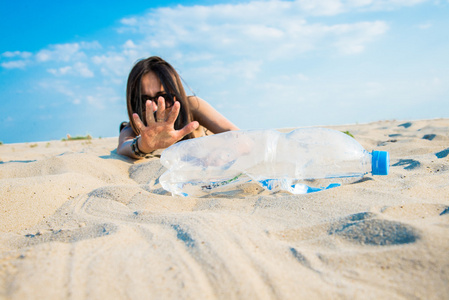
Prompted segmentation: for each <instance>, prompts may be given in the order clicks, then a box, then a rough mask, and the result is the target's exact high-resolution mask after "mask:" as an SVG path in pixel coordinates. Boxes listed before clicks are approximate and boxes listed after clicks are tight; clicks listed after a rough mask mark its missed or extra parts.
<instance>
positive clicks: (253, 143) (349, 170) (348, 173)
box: [159, 128, 390, 196]
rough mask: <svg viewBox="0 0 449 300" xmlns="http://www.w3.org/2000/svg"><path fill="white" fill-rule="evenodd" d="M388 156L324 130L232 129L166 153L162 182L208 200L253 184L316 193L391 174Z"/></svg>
mask: <svg viewBox="0 0 449 300" xmlns="http://www.w3.org/2000/svg"><path fill="white" fill-rule="evenodd" d="M389 161H390V159H389V154H388V152H385V151H373V152H372V153H370V152H368V151H366V150H365V149H364V148H363V147H362V146H361V145H360V144H359V143H358V142H357V141H356V140H355V139H354V138H352V137H350V136H348V135H347V134H345V133H342V132H340V131H336V130H332V129H326V128H303V129H301V128H300V129H296V130H293V131H291V132H289V133H281V132H279V131H276V130H240V131H229V132H225V133H220V134H215V135H211V136H207V137H201V138H196V139H191V140H186V141H182V142H179V143H177V144H174V145H172V146H170V147H169V148H167V149H166V150H164V151H163V153H162V156H161V163H162V164H163V165H164V166H165V167H166V168H167V169H168V170H167V171H166V172H165V173H164V174H162V176H161V177H160V178H159V182H160V183H161V185H162V187H163V188H164V189H165V190H167V191H169V192H171V193H172V194H173V195H180V196H204V195H209V194H211V193H214V194H215V193H217V194H219V193H222V192H226V191H231V190H233V189H235V188H236V186H237V185H239V184H242V183H245V182H249V181H253V182H256V183H257V184H259V185H260V186H262V187H263V188H264V189H266V190H269V191H271V192H277V191H284V192H289V193H292V194H306V193H312V192H317V191H321V190H325V189H329V188H333V187H337V186H340V185H342V184H346V183H351V182H355V181H357V180H360V179H361V178H362V177H363V176H365V175H367V174H368V173H372V174H373V175H387V174H388V171H389Z"/></svg>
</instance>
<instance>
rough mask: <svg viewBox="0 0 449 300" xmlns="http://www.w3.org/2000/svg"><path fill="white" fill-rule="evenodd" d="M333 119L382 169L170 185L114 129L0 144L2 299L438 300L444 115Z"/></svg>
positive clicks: (444, 245)
mask: <svg viewBox="0 0 449 300" xmlns="http://www.w3.org/2000/svg"><path fill="white" fill-rule="evenodd" d="M331 128H334V129H337V130H342V131H350V132H351V133H352V134H353V135H354V137H355V138H356V139H357V141H359V142H360V143H361V144H362V145H363V146H364V147H365V148H366V149H368V150H373V149H376V150H385V151H389V152H390V156H391V168H390V175H388V176H382V177H381V176H379V177H370V176H367V177H366V178H365V179H364V180H362V181H361V182H358V183H355V184H350V185H345V186H342V187H338V188H334V189H330V190H326V191H322V192H319V193H313V194H307V195H289V194H286V193H277V194H274V195H273V194H268V193H266V192H264V191H262V190H261V189H258V188H253V189H251V188H248V190H247V191H246V193H245V194H241V195H236V196H235V197H232V198H231V197H221V198H218V197H215V198H214V197H206V198H194V197H187V198H178V197H172V196H171V195H170V194H169V193H167V192H166V191H165V190H163V189H162V187H161V186H160V184H159V182H158V177H159V176H160V175H161V174H162V173H163V172H164V170H165V169H164V167H162V165H161V164H160V163H159V158H158V156H157V155H156V156H155V157H152V158H149V159H145V160H142V161H137V162H135V161H133V160H131V159H127V158H124V157H122V156H119V155H117V154H116V152H115V148H116V144H117V138H106V139H94V140H89V141H68V142H62V141H50V142H48V143H47V142H45V143H32V144H5V145H1V146H0V160H1V162H0V197H1V198H0V199H1V201H0V214H1V215H0V216H1V218H0V298H1V299H449V254H448V253H449V238H448V237H449V120H448V119H437V120H420V121H410V122H404V121H402V122H400V121H382V122H376V123H370V124H360V125H347V126H334V127H331ZM156 154H160V152H159V153H156Z"/></svg>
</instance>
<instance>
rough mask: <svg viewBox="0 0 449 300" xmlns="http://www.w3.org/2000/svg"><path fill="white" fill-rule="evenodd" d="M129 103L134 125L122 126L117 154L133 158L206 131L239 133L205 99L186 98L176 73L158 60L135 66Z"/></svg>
mask: <svg viewBox="0 0 449 300" xmlns="http://www.w3.org/2000/svg"><path fill="white" fill-rule="evenodd" d="M126 103H127V110H128V116H129V120H130V122H129V123H128V124H124V125H123V126H121V127H122V128H121V130H120V136H119V143H118V147H117V153H118V154H121V155H126V156H129V157H131V158H142V157H145V156H146V155H147V154H149V153H151V152H153V151H155V150H157V149H162V148H167V147H169V146H171V145H173V144H174V143H176V142H178V141H180V140H182V139H190V138H195V137H199V136H203V135H204V134H205V130H208V131H210V132H212V133H220V132H224V131H229V130H238V128H237V126H235V125H234V124H232V123H231V122H230V121H229V120H227V119H226V118H225V117H224V116H222V115H221V114H220V113H219V112H218V111H216V110H215V109H214V108H213V107H212V106H211V105H209V104H208V103H207V102H206V101H204V100H203V99H200V98H198V97H196V96H186V93H185V91H184V88H183V86H182V83H181V79H180V77H179V75H178V73H177V72H176V70H175V69H174V68H173V67H172V66H171V65H170V64H169V63H168V62H166V61H165V60H163V59H162V58H160V57H157V56H153V57H149V58H147V59H143V60H141V61H139V62H137V63H136V65H134V67H133V69H132V70H131V72H130V74H129V77H128V84H127V88H126Z"/></svg>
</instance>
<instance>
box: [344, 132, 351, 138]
mask: <svg viewBox="0 0 449 300" xmlns="http://www.w3.org/2000/svg"><path fill="white" fill-rule="evenodd" d="M342 132H343V133H344V134H347V135H349V136H350V137H352V138H354V136H353V135H352V134H351V133H350V132H349V131H342Z"/></svg>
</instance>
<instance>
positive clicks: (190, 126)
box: [178, 121, 200, 139]
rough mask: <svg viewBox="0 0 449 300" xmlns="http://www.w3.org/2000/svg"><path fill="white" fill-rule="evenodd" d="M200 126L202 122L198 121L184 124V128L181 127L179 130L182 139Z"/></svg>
mask: <svg viewBox="0 0 449 300" xmlns="http://www.w3.org/2000/svg"><path fill="white" fill-rule="evenodd" d="M199 126H200V124H199V123H198V122H197V121H193V122H190V123H189V124H187V125H186V126H184V127H183V128H182V129H180V130H179V131H178V134H179V136H180V139H182V138H183V137H184V136H186V135H188V134H189V133H192V132H193V131H194V130H195V129H197V128H198V127H199Z"/></svg>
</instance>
